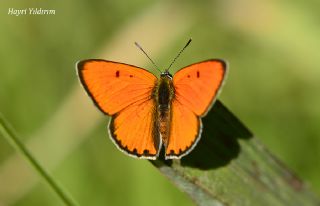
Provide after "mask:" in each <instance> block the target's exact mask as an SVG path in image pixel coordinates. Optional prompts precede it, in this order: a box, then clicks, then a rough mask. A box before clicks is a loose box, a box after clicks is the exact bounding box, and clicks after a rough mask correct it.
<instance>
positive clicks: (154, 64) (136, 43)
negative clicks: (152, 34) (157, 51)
mask: <svg viewBox="0 0 320 206" xmlns="http://www.w3.org/2000/svg"><path fill="white" fill-rule="evenodd" d="M134 44H135V45H136V46H137V47H138V48H139V49H140V50H141V51H142V52H143V53H144V54H145V55H146V56H147V57H148V59H149V60H150V61H151V62H152V64H153V66H154V67H155V68H156V69H157V70H158V71H159V72H161V70H160V69H159V67H158V66H157V65H156V63H154V61H152V59H151V58H150V57H149V55H148V54H147V53H146V52H145V51H144V50H143V49H142V47H141V46H140V45H139V44H138V42H134Z"/></svg>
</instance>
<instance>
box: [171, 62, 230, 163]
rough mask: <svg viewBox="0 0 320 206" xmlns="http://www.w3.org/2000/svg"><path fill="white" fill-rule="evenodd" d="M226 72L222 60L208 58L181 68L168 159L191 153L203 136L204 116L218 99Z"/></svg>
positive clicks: (174, 101) (177, 77)
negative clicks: (202, 118) (202, 119)
mask: <svg viewBox="0 0 320 206" xmlns="http://www.w3.org/2000/svg"><path fill="white" fill-rule="evenodd" d="M225 73H226V64H225V62H224V61H222V60H208V61H204V62H200V63H196V64H193V65H190V66H187V67H185V68H182V69H181V70H179V71H178V72H177V73H176V74H175V75H174V76H173V85H174V88H175V97H174V100H173V102H172V110H171V111H172V122H171V129H170V136H169V141H168V142H169V144H168V145H167V147H166V159H173V158H181V157H182V156H184V155H187V154H188V153H189V152H190V151H191V150H192V149H193V148H194V146H195V145H196V143H197V142H198V141H199V139H200V137H201V130H202V123H201V117H203V116H204V115H205V114H206V113H207V112H208V110H209V109H210V106H211V105H212V104H213V102H214V100H215V99H216V96H217V93H218V91H219V89H220V88H221V84H222V82H223V80H224V77H225Z"/></svg>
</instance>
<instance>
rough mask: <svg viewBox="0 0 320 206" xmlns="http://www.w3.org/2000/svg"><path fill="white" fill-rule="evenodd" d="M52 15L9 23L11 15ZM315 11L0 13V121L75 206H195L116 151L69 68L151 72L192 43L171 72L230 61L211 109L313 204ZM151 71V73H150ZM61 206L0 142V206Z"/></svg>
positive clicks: (318, 139)
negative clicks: (113, 66)
mask: <svg viewBox="0 0 320 206" xmlns="http://www.w3.org/2000/svg"><path fill="white" fill-rule="evenodd" d="M9 8H14V9H24V8H42V9H54V10H55V12H56V13H55V15H22V16H14V15H8V9H9ZM319 8H320V3H319V1H316V0H309V1H292V0H283V1H276V0H261V1H253V0H237V1H210V0H205V1H191V0H190V1H179V0H174V1H169V0H168V1H149V0H133V1H83V0H81V1H80V0H77V1H76V0H70V1H51V2H49V1H21V0H10V1H9V0H4V1H1V2H0V28H1V31H0V45H1V46H0V58H1V61H0V112H1V113H3V115H4V116H5V117H6V118H7V120H8V121H10V122H11V123H12V124H13V126H14V127H15V128H16V130H17V131H18V133H19V134H20V137H21V139H22V140H23V142H25V143H26V145H27V146H28V147H29V148H30V150H32V152H33V153H34V154H35V156H36V157H37V158H38V159H39V160H40V162H41V163H42V164H43V165H44V166H45V167H46V168H48V169H49V170H50V172H51V173H52V174H53V176H54V177H55V179H57V180H59V182H60V183H61V184H63V185H64V186H65V187H66V189H67V190H68V191H70V193H71V194H72V195H73V196H74V198H75V199H76V200H77V201H78V202H79V203H80V204H81V205H141V206H142V205H150V204H151V205H177V204H179V205H192V201H191V200H190V199H189V197H187V196H186V195H185V194H184V193H182V192H180V191H179V190H178V189H176V188H175V187H174V185H172V184H171V183H170V182H169V181H168V180H167V179H166V178H165V177H164V176H162V175H161V174H160V173H159V172H158V171H157V170H156V169H155V168H154V167H153V166H152V165H151V164H150V163H149V162H148V161H144V160H136V159H133V158H130V157H127V156H126V155H124V154H122V153H121V152H119V151H118V150H117V149H116V147H115V146H114V145H113V143H112V142H111V141H110V140H109V139H108V138H107V130H106V125H107V121H108V117H104V116H103V115H102V114H101V113H100V112H99V111H98V110H97V109H96V108H94V106H93V104H92V103H91V100H90V99H89V98H88V97H87V96H86V95H85V94H84V91H83V89H82V88H81V86H80V84H79V83H78V79H77V76H76V73H75V68H74V67H75V63H76V62H77V61H78V60H82V59H87V58H104V59H108V60H114V61H121V62H125V63H129V64H134V65H137V66H141V67H145V68H148V69H150V70H151V68H152V65H151V64H150V63H149V62H148V60H147V59H146V58H145V57H144V56H143V54H142V53H141V51H139V50H138V49H137V48H135V47H134V44H133V42H134V41H138V42H140V43H141V44H142V46H143V47H144V49H145V50H147V51H148V53H149V54H150V56H152V57H153V59H154V61H155V62H156V63H157V64H158V65H159V66H160V67H161V68H163V67H167V66H168V64H169V63H170V62H171V60H172V59H173V57H174V56H175V55H176V54H177V52H178V50H179V49H180V48H181V47H182V46H183V45H184V44H185V42H186V41H187V40H188V39H189V38H190V37H192V38H193V42H192V43H191V45H190V46H189V48H188V49H187V50H186V51H185V52H184V53H183V55H182V56H181V57H180V58H179V60H178V61H177V63H176V64H175V65H174V68H173V70H177V69H178V68H181V67H183V66H186V65H188V64H191V63H194V62H198V61H201V60H205V59H209V58H221V59H225V60H227V61H228V63H229V66H230V70H229V76H228V78H227V82H226V84H225V86H224V89H223V91H222V93H221V96H220V99H221V100H222V101H223V102H224V104H225V105H226V106H227V107H228V108H229V109H230V110H231V111H233V112H234V113H235V114H236V115H237V116H238V117H239V118H240V119H241V120H242V121H243V122H244V123H245V124H246V125H247V126H248V127H249V128H250V129H251V130H252V131H253V132H254V133H255V135H256V136H257V137H258V138H259V139H260V140H261V141H262V142H263V143H264V144H266V145H267V147H268V148H269V150H270V151H271V152H272V153H274V154H275V155H276V156H277V157H279V159H281V160H282V161H283V162H284V163H285V164H286V165H288V166H289V168H291V169H292V170H293V171H295V172H296V173H297V174H298V175H299V176H300V177H302V179H303V180H305V181H306V182H307V183H308V184H310V186H311V188H313V190H314V191H316V192H317V193H318V194H320V176H319V173H320V164H319V159H320V125H319V122H320V107H319V105H320V95H319V91H320V52H319V51H318V48H320V38H319V36H320V12H319ZM151 71H153V72H154V73H155V74H157V72H156V71H154V70H151ZM3 205H21V206H22V205H62V203H61V201H60V200H59V199H58V198H57V196H56V195H55V194H54V193H53V192H52V190H51V189H50V188H49V187H48V186H47V185H46V184H45V183H44V182H43V181H42V180H41V178H40V177H39V176H38V175H37V174H36V173H35V172H34V170H33V168H31V167H30V166H29V164H28V163H26V162H25V160H24V159H23V158H21V156H20V155H17V154H16V152H15V151H14V149H12V147H11V146H10V145H9V144H8V143H7V142H6V141H5V139H4V138H0V206H3Z"/></svg>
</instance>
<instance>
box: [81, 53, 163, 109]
mask: <svg viewBox="0 0 320 206" xmlns="http://www.w3.org/2000/svg"><path fill="white" fill-rule="evenodd" d="M77 67H78V75H79V77H80V80H81V83H82V84H83V86H84V88H85V89H86V91H87V93H88V94H89V95H90V96H91V98H92V100H93V101H94V102H95V104H96V105H97V106H98V107H99V109H100V110H102V111H103V112H104V113H106V114H108V115H114V114H115V113H117V112H119V111H120V110H122V109H124V108H126V107H127V106H129V105H131V104H133V103H135V102H137V101H139V100H141V99H145V100H147V99H148V98H150V95H151V93H152V90H153V88H154V86H155V83H156V80H157V78H156V77H155V76H154V75H153V74H152V73H150V72H148V71H146V70H144V69H141V68H138V67H135V66H132V65H127V64H123V63H117V62H111V61H105V60H99V59H97V60H95V59H94V60H84V61H81V62H79V63H78V65H77Z"/></svg>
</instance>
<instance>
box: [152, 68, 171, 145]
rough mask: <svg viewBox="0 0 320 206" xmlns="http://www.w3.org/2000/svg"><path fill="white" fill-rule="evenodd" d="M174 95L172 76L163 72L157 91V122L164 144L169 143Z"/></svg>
mask: <svg viewBox="0 0 320 206" xmlns="http://www.w3.org/2000/svg"><path fill="white" fill-rule="evenodd" d="M173 97H174V87H173V83H172V76H171V75H170V74H169V73H162V74H161V76H160V79H159V81H158V85H157V87H156V91H155V100H156V103H157V104H156V105H158V106H157V124H158V128H159V132H160V134H161V138H162V141H163V143H164V145H167V142H168V138H169V134H170V122H171V102H172V99H173Z"/></svg>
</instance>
